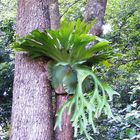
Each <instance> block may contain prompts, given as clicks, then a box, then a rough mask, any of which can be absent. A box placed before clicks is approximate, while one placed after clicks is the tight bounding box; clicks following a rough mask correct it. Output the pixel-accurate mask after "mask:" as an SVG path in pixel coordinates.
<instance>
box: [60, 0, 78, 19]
mask: <svg viewBox="0 0 140 140" xmlns="http://www.w3.org/2000/svg"><path fill="white" fill-rule="evenodd" d="M79 1H80V0H75V1H74V2H73V3H72V4H71V5H70V6H69V8H67V9H66V10H65V11H64V13H63V14H62V15H61V16H60V19H61V18H62V17H63V16H64V15H65V14H66V13H67V12H68V11H69V9H70V8H71V7H72V6H73V5H75V4H76V3H78V2H79Z"/></svg>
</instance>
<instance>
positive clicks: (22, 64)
mask: <svg viewBox="0 0 140 140" xmlns="http://www.w3.org/2000/svg"><path fill="white" fill-rule="evenodd" d="M49 27H50V20H49V10H48V1H47V0H19V2H18V16H17V29H16V31H17V34H19V36H24V35H25V34H27V33H29V32H30V31H32V30H33V29H39V30H41V31H43V30H44V29H45V28H49ZM47 77H48V72H47V61H46V60H43V59H36V60H32V59H31V58H30V57H29V56H28V54H27V53H23V52H21V53H18V54H16V58H15V77H14V90H13V105H12V131H11V137H10V139H11V140H54V132H53V114H52V113H53V111H52V103H51V87H50V83H49V80H48V78H47Z"/></svg>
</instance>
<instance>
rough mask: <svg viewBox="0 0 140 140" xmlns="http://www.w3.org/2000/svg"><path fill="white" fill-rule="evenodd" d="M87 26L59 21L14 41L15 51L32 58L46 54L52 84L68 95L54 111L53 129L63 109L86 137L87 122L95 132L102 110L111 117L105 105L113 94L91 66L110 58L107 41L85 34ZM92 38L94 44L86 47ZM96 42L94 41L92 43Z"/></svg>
mask: <svg viewBox="0 0 140 140" xmlns="http://www.w3.org/2000/svg"><path fill="white" fill-rule="evenodd" d="M90 28H91V25H87V24H86V23H85V22H81V21H80V20H78V21H76V22H65V21H64V22H62V24H61V27H60V29H58V30H55V31H53V30H46V31H45V32H40V31H38V30H34V31H32V32H31V33H30V34H29V35H27V36H25V37H23V38H21V39H19V40H18V41H17V42H16V43H15V44H14V49H16V50H17V51H27V52H29V54H30V56H31V57H33V58H37V57H49V58H51V60H50V62H49V66H48V68H49V77H50V79H51V82H52V86H53V87H54V88H55V89H56V91H57V90H58V89H64V90H65V91H66V92H67V94H69V95H71V96H70V98H69V100H68V101H67V102H66V103H65V104H64V105H63V106H62V107H61V108H60V110H59V111H58V112H57V114H56V116H57V121H56V125H55V128H56V127H57V126H58V127H59V128H60V129H61V118H62V114H63V111H64V110H65V109H67V112H68V114H69V115H70V116H71V122H72V125H73V127H74V129H75V137H76V136H77V132H78V130H79V131H80V133H81V134H82V133H84V134H85V135H86V136H87V138H88V139H90V136H89V134H88V131H87V129H86V128H87V125H89V124H91V125H92V128H93V130H94V132H96V128H95V124H94V120H95V119H96V118H98V117H99V116H100V115H101V113H102V112H104V113H105V114H106V115H107V116H108V117H113V115H112V113H111V109H110V105H109V100H110V101H111V100H112V98H113V95H114V94H117V95H118V93H116V92H115V91H114V90H112V89H111V87H109V86H108V85H106V84H104V83H102V82H101V81H100V80H99V79H98V78H97V77H96V75H95V74H94V72H93V70H92V68H91V66H92V65H94V64H95V63H99V62H101V61H103V60H106V59H109V58H110V55H109V53H110V49H111V47H110V46H109V42H107V41H102V40H101V41H99V40H98V38H97V37H96V36H92V35H90V34H88V31H89V29H90ZM93 41H94V45H92V46H90V47H87V46H88V45H89V44H90V43H91V42H93ZM95 42H97V43H95Z"/></svg>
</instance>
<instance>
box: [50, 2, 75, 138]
mask: <svg viewBox="0 0 140 140" xmlns="http://www.w3.org/2000/svg"><path fill="white" fill-rule="evenodd" d="M49 11H50V21H51V29H53V30H56V29H58V28H59V26H60V14H59V5H58V0H50V1H49ZM55 92H56V106H55V112H57V111H58V110H59V108H60V107H62V105H63V104H64V103H65V102H66V101H67V99H68V98H67V93H66V92H65V91H64V88H63V87H59V88H58V89H56V90H55ZM61 124H62V131H60V130H59V129H58V128H57V129H56V130H55V140H72V139H73V127H72V124H71V122H70V116H68V114H67V112H66V110H65V111H64V112H63V118H62V123H61Z"/></svg>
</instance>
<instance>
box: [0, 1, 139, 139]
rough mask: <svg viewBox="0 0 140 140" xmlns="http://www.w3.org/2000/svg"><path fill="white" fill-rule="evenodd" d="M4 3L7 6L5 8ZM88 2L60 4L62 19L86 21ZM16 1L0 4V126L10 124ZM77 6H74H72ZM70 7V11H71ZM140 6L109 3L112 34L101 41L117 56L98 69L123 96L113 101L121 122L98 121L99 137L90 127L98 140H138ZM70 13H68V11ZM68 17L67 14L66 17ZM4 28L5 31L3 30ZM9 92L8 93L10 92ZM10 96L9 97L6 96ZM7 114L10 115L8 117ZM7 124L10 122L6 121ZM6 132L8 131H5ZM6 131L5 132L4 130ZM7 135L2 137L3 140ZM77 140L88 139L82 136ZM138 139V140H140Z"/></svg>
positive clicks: (107, 14) (108, 17)
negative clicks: (12, 43) (11, 45)
mask: <svg viewBox="0 0 140 140" xmlns="http://www.w3.org/2000/svg"><path fill="white" fill-rule="evenodd" d="M1 2H2V3H4V4H5V5H6V6H4V5H3V4H1ZM86 2H87V1H86V0H81V1H78V2H76V3H75V1H74V0H66V1H64V0H60V12H61V15H63V16H62V19H70V20H75V19H77V18H81V19H82V18H83V15H84V14H83V13H84V10H85V8H84V7H85V4H86ZM15 3H16V0H11V1H9V0H1V1H0V53H1V55H0V126H6V125H3V122H6V123H4V124H7V122H9V116H10V110H11V96H12V93H11V91H12V81H13V76H12V71H13V66H12V63H13V57H12V55H11V51H10V49H9V45H10V43H11V42H12V41H13V34H14V28H13V27H14V26H15V25H14V22H13V21H14V18H15V13H16V5H15ZM73 3H75V4H73ZM70 5H73V6H71V8H68V7H69V6H70ZM139 7H140V2H139V0H108V5H107V9H106V16H105V19H106V23H109V24H110V25H111V27H112V31H111V32H109V33H108V34H106V35H103V36H102V37H104V38H106V39H107V40H109V41H111V42H112V46H113V47H114V53H115V54H117V55H116V56H115V57H114V58H112V59H111V60H110V61H104V62H102V64H101V65H98V66H97V67H96V69H95V70H96V72H97V73H98V76H100V77H101V78H102V79H104V80H106V82H109V83H110V84H111V85H112V87H113V88H115V89H116V90H117V91H118V92H119V93H120V95H121V97H120V98H115V99H114V101H113V104H114V108H113V113H114V114H117V115H118V114H119V120H120V121H118V122H112V121H111V120H104V121H103V118H104V116H102V117H100V119H99V120H97V122H96V123H97V124H98V129H99V133H97V134H94V133H93V132H92V130H91V127H90V125H89V127H88V131H89V132H90V133H91V135H92V137H93V138H94V139H95V140H101V139H104V140H123V139H130V138H132V139H136V137H138V135H139V131H140V126H139V124H140V122H139V120H140V116H139V111H140V107H139V104H140V80H139V79H140V78H139V72H140V40H139V38H140V9H139ZM67 9H68V10H67ZM64 13H65V14H64ZM3 27H4V28H3ZM8 90H9V91H8ZM5 91H6V93H7V95H6V96H4V95H3V93H5ZM5 112H7V113H5ZM7 120H8V121H7ZM3 128H6V127H3ZM3 131H5V130H4V129H3ZM3 134H5V133H1V130H0V138H1V139H4V137H3V136H2V135H3ZM77 139H78V140H79V139H80V140H82V139H85V137H84V136H83V135H79V136H78V138H77ZM138 139H139V138H138Z"/></svg>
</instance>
